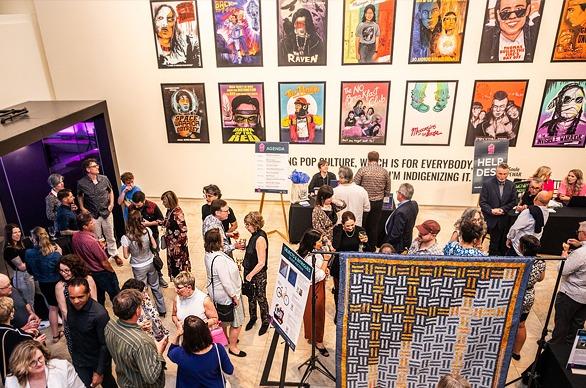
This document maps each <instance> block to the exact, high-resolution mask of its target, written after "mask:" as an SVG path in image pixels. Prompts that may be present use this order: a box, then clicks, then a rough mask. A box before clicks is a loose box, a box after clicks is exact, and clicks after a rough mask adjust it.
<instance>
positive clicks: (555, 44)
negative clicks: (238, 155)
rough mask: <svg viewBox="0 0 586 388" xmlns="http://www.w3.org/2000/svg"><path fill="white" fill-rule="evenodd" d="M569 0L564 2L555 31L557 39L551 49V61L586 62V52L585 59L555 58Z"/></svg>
mask: <svg viewBox="0 0 586 388" xmlns="http://www.w3.org/2000/svg"><path fill="white" fill-rule="evenodd" d="M568 1H569V0H564V2H563V4H562V9H561V10H560V18H559V20H558V28H557V30H556V33H555V40H554V42H553V48H552V51H551V59H550V62H551V63H572V62H585V61H586V53H585V54H584V59H569V60H565V59H564V60H561V59H554V56H555V52H556V49H557V47H558V45H557V41H558V39H559V35H560V28H561V27H562V22H563V20H564V11H565V10H566V9H567V4H568Z"/></svg>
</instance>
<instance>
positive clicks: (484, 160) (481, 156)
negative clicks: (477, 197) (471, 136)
mask: <svg viewBox="0 0 586 388" xmlns="http://www.w3.org/2000/svg"><path fill="white" fill-rule="evenodd" d="M508 155H509V141H508V140H507V139H496V140H484V139H476V142H475V143H474V167H473V171H474V172H473V174H472V194H478V193H480V190H481V189H482V183H483V182H484V180H485V179H488V178H490V177H493V176H495V175H496V168H497V166H498V165H499V164H501V163H506V162H507V159H508Z"/></svg>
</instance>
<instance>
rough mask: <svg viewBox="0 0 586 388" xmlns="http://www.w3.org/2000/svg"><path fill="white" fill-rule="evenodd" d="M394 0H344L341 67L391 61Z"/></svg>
mask: <svg viewBox="0 0 586 388" xmlns="http://www.w3.org/2000/svg"><path fill="white" fill-rule="evenodd" d="M396 2H397V1H396V0H374V1H364V0H344V41H343V42H342V44H343V46H342V64H343V65H355V64H360V65H362V64H381V63H382V64H385V63H386V64H390V63H392V61H393V37H394V32H395V9H396Z"/></svg>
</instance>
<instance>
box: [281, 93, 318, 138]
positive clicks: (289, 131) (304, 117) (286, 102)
mask: <svg viewBox="0 0 586 388" xmlns="http://www.w3.org/2000/svg"><path fill="white" fill-rule="evenodd" d="M325 109H326V83H325V82H308V83H297V82H279V112H280V116H279V118H280V139H281V140H280V141H282V142H288V143H291V144H324V133H325V126H324V120H325V117H326V111H325Z"/></svg>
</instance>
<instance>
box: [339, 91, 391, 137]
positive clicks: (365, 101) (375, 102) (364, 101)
mask: <svg viewBox="0 0 586 388" xmlns="http://www.w3.org/2000/svg"><path fill="white" fill-rule="evenodd" d="M390 89H391V82H390V81H380V82H377V81H373V82H342V90H341V94H340V106H341V108H340V144H385V143H386V141H387V121H388V120H387V119H388V112H389V92H390Z"/></svg>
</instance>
